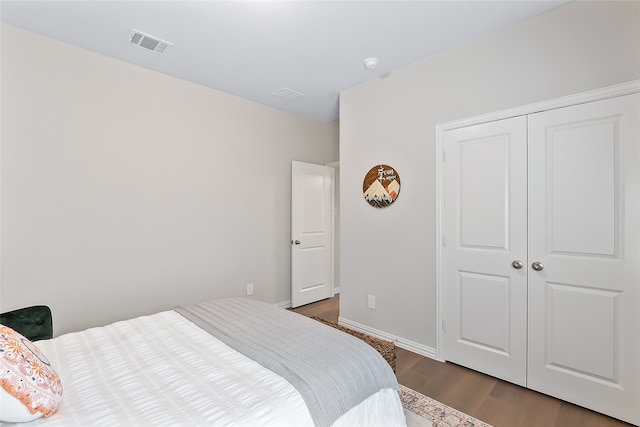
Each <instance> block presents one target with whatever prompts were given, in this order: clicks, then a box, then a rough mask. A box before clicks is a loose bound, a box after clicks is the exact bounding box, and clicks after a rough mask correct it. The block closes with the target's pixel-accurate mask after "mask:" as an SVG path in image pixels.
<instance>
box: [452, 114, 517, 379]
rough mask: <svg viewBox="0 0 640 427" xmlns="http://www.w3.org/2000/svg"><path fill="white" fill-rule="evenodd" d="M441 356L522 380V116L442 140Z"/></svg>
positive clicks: (466, 130)
mask: <svg viewBox="0 0 640 427" xmlns="http://www.w3.org/2000/svg"><path fill="white" fill-rule="evenodd" d="M443 148H444V150H445V159H446V160H445V163H444V177H445V180H444V184H445V188H444V193H445V194H444V198H445V204H444V212H443V218H444V224H443V225H444V231H445V233H444V237H445V238H444V240H445V241H446V246H445V248H444V257H443V261H444V262H443V318H444V322H445V325H446V328H445V330H444V335H443V337H444V357H445V359H446V360H449V361H452V362H456V363H459V364H462V365H464V366H468V367H470V368H473V369H476V370H479V371H482V372H486V373H488V374H490V375H493V376H496V377H499V378H502V379H505V380H507V381H511V382H514V383H516V384H520V385H525V384H526V377H525V375H526V321H527V315H526V313H527V291H526V287H527V281H526V268H522V269H516V268H514V267H513V266H512V262H513V261H515V260H521V261H522V262H523V263H524V264H526V261H527V260H526V256H527V248H526V233H527V225H526V209H527V196H526V170H527V167H526V119H525V118H524V117H516V118H513V119H507V120H502V121H499V122H493V123H487V124H482V125H478V126H471V127H467V128H462V129H455V130H451V131H448V132H446V135H445V139H444V146H443Z"/></svg>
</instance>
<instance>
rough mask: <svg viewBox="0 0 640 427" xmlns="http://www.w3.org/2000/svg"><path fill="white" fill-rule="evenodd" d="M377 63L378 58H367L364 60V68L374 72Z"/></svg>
mask: <svg viewBox="0 0 640 427" xmlns="http://www.w3.org/2000/svg"><path fill="white" fill-rule="evenodd" d="M379 62H380V61H379V60H378V58H367V59H365V60H364V68H366V69H367V70H375V69H376V67H377V66H378V63H379Z"/></svg>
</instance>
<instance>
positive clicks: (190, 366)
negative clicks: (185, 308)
mask: <svg viewBox="0 0 640 427" xmlns="http://www.w3.org/2000/svg"><path fill="white" fill-rule="evenodd" d="M176 331H178V333H176ZM36 344H37V346H38V347H39V348H40V349H41V350H42V352H43V353H44V354H45V355H46V356H47V358H48V359H49V361H50V362H51V365H52V367H53V368H54V369H55V370H56V372H57V373H58V375H59V376H60V378H61V380H62V385H63V388H64V395H63V401H62V404H61V406H60V408H59V411H58V413H57V414H55V415H53V416H52V417H50V418H46V419H39V420H36V421H34V422H31V423H29V425H31V426H34V427H35V426H40V425H43V426H47V427H50V426H51V427H53V426H61V427H68V426H134V425H139V426H151V425H153V426H163V425H164V426H190V427H191V426H267V425H271V426H296V427H297V426H312V425H313V421H312V419H311V416H310V415H309V412H308V410H307V408H306V406H305V403H304V400H303V399H302V397H301V396H300V394H299V393H298V391H297V390H296V389H295V388H294V387H293V386H292V385H291V384H290V383H288V382H287V381H286V380H284V379H283V378H282V377H280V376H278V375H276V374H274V373H273V372H271V371H270V370H268V369H266V368H264V367H262V366H261V365H260V364H258V363H256V362H254V361H253V360H251V359H249V358H247V357H245V356H244V355H242V354H240V353H238V352H237V351H235V350H233V349H231V348H230V347H228V346H227V345H225V344H223V343H222V342H220V341H219V340H217V339H215V338H214V337H212V336H211V335H209V334H208V333H207V332H205V331H203V330H202V329H200V328H199V327H197V326H195V325H194V324H193V323H191V322H190V321H188V320H186V319H185V318H184V317H182V316H181V315H179V314H178V313H175V312H173V311H166V312H161V313H158V314H155V315H152V316H143V317H139V318H136V319H132V320H128V321H124V322H117V323H114V324H112V325H109V326H106V327H103V328H93V329H89V330H86V331H83V332H77V333H72V334H67V335H63V336H60V337H57V338H54V339H52V340H47V341H38V342H37V343H36ZM334 425H335V426H358V425H361V426H397V425H405V418H404V414H403V409H402V405H401V403H400V399H399V397H398V393H397V392H396V391H394V390H391V389H388V390H382V391H380V392H379V393H377V394H375V395H373V396H371V397H370V398H369V399H367V400H365V401H364V402H363V403H362V404H360V405H359V406H358V407H356V408H354V409H352V410H351V411H349V412H348V413H346V414H345V415H343V416H342V417H341V418H340V419H338V421H337V422H336V423H335V424H334Z"/></svg>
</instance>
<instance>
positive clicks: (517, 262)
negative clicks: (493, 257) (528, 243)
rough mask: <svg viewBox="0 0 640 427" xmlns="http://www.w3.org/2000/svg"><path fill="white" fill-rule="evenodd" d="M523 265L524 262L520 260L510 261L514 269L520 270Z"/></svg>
mask: <svg viewBox="0 0 640 427" xmlns="http://www.w3.org/2000/svg"><path fill="white" fill-rule="evenodd" d="M523 266H524V264H523V263H522V261H520V260H515V261H513V262H512V263H511V267H513V268H515V269H516V270H520V269H521V268H522V267H523Z"/></svg>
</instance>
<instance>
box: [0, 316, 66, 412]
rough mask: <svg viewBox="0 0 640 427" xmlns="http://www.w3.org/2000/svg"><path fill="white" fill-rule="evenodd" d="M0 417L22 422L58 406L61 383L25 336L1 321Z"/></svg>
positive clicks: (53, 409)
mask: <svg viewBox="0 0 640 427" xmlns="http://www.w3.org/2000/svg"><path fill="white" fill-rule="evenodd" d="M0 369H1V371H0V385H1V386H2V389H1V390H0V405H1V406H0V421H6V422H25V421H32V420H34V419H36V418H40V417H41V416H43V415H44V416H45V417H48V416H50V415H53V414H55V413H56V411H57V410H58V405H59V404H60V400H61V399H62V384H61V383H60V378H59V377H58V375H57V374H56V372H55V371H54V370H53V369H52V368H51V365H50V363H49V361H48V360H47V358H46V357H45V356H44V355H43V354H42V352H40V350H38V348H37V347H36V346H35V345H34V344H33V343H32V342H31V341H29V340H28V339H26V338H25V337H23V336H22V335H20V334H19V333H17V332H16V331H14V330H13V329H11V328H9V327H8V326H5V325H0Z"/></svg>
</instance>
